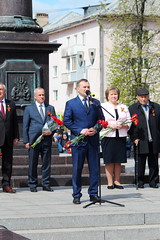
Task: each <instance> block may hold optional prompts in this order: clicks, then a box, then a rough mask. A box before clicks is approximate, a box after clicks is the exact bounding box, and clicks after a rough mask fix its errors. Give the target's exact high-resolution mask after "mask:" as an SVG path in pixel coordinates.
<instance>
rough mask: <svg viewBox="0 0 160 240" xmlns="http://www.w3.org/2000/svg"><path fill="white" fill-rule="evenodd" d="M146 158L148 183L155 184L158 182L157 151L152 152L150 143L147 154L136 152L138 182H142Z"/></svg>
mask: <svg viewBox="0 0 160 240" xmlns="http://www.w3.org/2000/svg"><path fill="white" fill-rule="evenodd" d="M147 159H148V168H149V185H150V186H155V185H156V184H157V183H158V182H159V166H158V153H157V154H154V153H153V146H152V143H149V153H148V154H138V183H139V184H144V182H145V180H144V176H145V168H146V160H147Z"/></svg>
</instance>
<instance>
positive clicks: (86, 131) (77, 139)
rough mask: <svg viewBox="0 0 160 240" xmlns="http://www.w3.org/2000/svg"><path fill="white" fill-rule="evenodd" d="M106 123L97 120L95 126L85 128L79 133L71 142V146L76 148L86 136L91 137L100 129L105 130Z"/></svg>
mask: <svg viewBox="0 0 160 240" xmlns="http://www.w3.org/2000/svg"><path fill="white" fill-rule="evenodd" d="M107 126H108V122H107V121H104V120H99V121H98V122H97V124H96V125H95V126H94V127H92V128H89V129H88V128H85V129H83V130H82V131H81V134H80V135H79V136H77V137H75V138H73V139H72V140H71V146H78V144H79V143H80V142H81V141H83V139H84V138H85V137H86V136H90V137H91V136H93V135H94V134H96V133H97V131H98V130H100V129H102V128H104V129H105V128H107Z"/></svg>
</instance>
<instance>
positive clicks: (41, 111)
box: [39, 104, 44, 121]
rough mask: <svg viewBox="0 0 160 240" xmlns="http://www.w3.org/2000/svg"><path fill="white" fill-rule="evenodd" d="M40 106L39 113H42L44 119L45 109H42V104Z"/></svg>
mask: <svg viewBox="0 0 160 240" xmlns="http://www.w3.org/2000/svg"><path fill="white" fill-rule="evenodd" d="M39 108H40V111H39V113H40V115H41V118H42V120H43V121H44V112H43V109H42V104H40V105H39Z"/></svg>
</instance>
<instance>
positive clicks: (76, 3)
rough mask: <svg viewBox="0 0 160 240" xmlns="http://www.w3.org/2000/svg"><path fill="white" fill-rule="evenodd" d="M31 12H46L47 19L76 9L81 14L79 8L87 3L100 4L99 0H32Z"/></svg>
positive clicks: (81, 11)
mask: <svg viewBox="0 0 160 240" xmlns="http://www.w3.org/2000/svg"><path fill="white" fill-rule="evenodd" d="M108 1H109V2H110V1H111V0H106V1H105V2H108ZM32 3H33V14H35V13H48V14H49V20H52V19H53V18H54V17H56V16H58V15H59V14H64V13H65V12H69V11H76V12H79V13H82V14H83V10H80V8H82V7H85V6H88V5H97V4H100V3H101V1H100V0H87V1H86V0H32Z"/></svg>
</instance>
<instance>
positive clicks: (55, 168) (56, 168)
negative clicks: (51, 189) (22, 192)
mask: <svg viewBox="0 0 160 240" xmlns="http://www.w3.org/2000/svg"><path fill="white" fill-rule="evenodd" d="M0 171H1V166H0ZM101 172H102V173H105V171H104V167H103V166H101ZM37 173H38V175H39V176H40V175H41V165H38V167H37ZM27 174H28V166H27V165H16V166H13V168H12V176H26V175H27ZM51 174H52V175H53V176H54V175H59V176H60V175H62V176H63V175H71V174H72V164H67V165H65V166H64V165H56V164H54V165H51ZM83 174H88V165H87V164H84V167H83Z"/></svg>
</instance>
